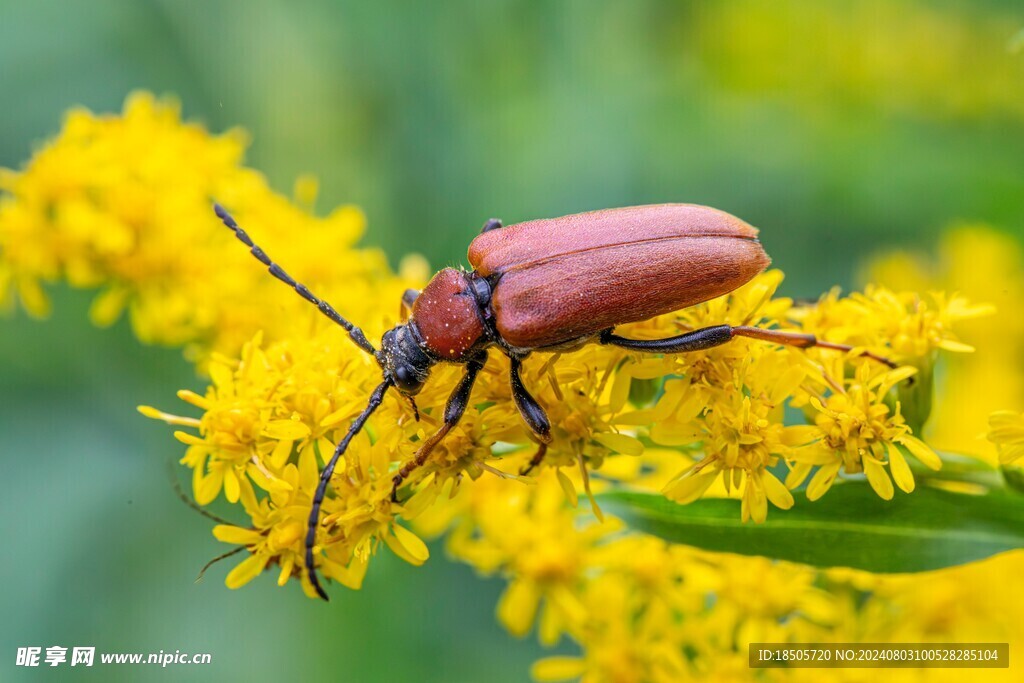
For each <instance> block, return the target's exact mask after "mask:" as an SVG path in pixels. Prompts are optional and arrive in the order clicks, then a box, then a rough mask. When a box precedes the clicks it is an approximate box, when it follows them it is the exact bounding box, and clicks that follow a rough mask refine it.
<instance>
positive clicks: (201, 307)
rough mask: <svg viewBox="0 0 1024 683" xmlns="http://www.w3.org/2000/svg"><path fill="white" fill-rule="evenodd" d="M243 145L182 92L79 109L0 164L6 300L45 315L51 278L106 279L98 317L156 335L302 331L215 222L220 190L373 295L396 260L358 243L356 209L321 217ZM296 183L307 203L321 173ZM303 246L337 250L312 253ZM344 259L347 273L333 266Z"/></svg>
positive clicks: (217, 336)
mask: <svg viewBox="0 0 1024 683" xmlns="http://www.w3.org/2000/svg"><path fill="white" fill-rule="evenodd" d="M245 146H246V136H245V134H244V133H242V132H241V131H239V130H233V131H231V132H228V133H226V134H224V135H220V136H211V135H210V134H209V133H207V132H206V131H205V130H204V129H203V128H202V127H200V126H198V125H196V124H189V123H183V122H182V121H181V119H180V115H179V110H178V105H177V104H176V103H175V102H174V101H172V100H163V101H159V100H156V99H155V98H154V97H153V96H152V95H149V94H146V93H138V94H135V95H132V96H131V97H129V98H128V100H127V101H126V102H125V106H124V112H123V114H122V115H120V116H97V115H94V114H92V113H90V112H88V111H86V110H83V109H75V110H72V111H71V112H69V113H68V114H67V116H66V117H65V121H64V128H63V130H62V132H61V135H60V136H59V137H57V138H56V139H55V140H53V141H51V142H49V143H48V144H46V145H45V146H44V147H43V148H41V149H40V150H39V151H38V152H37V153H36V154H35V156H34V157H33V158H32V161H31V162H30V163H29V164H28V165H27V166H26V168H24V169H23V170H22V171H21V172H15V171H3V172H2V174H0V190H2V191H3V193H4V194H3V196H2V199H0V256H2V258H0V305H2V306H4V307H6V308H10V306H11V305H12V304H13V303H14V300H15V297H16V296H17V298H20V300H21V303H22V304H23V306H24V307H25V309H26V310H27V311H28V312H29V313H31V314H33V315H36V316H42V315H45V314H46V313H47V311H48V308H49V304H48V299H47V297H46V294H45V291H44V289H43V286H42V285H43V283H47V282H54V281H58V280H60V281H65V282H67V283H69V284H70V285H71V286H73V287H81V288H90V289H98V290H99V293H98V294H97V296H96V298H95V299H94V301H93V305H92V310H91V311H90V316H91V318H92V320H93V321H94V322H95V323H96V324H97V325H109V324H111V323H113V322H114V321H115V320H117V318H118V317H119V316H120V315H121V313H122V312H123V311H124V310H125V309H128V311H129V312H130V317H131V322H132V326H133V329H134V330H135V333H136V335H137V336H138V337H139V339H140V340H142V341H144V342H148V343H160V344H170V345H192V347H193V349H194V350H199V351H203V352H207V351H209V350H211V349H215V350H216V349H220V350H224V351H227V352H230V353H237V351H238V349H239V348H240V347H241V344H242V343H243V342H244V341H245V340H246V339H248V338H249V337H251V336H252V332H253V331H254V330H257V329H267V330H268V333H269V332H271V331H274V332H277V333H279V334H284V333H288V334H295V333H296V332H297V331H298V330H297V329H296V328H294V327H290V326H288V322H287V321H288V316H289V313H290V311H292V310H295V309H298V308H300V307H301V306H300V304H299V302H294V301H292V300H291V297H289V296H287V294H288V293H287V291H281V290H280V288H279V287H277V286H275V284H274V283H272V282H270V281H268V279H267V278H266V277H265V274H264V273H261V272H260V270H259V269H258V268H253V267H252V263H251V262H249V261H248V259H249V257H248V256H247V255H246V254H245V252H244V250H242V249H239V248H238V245H237V244H235V242H234V238H233V237H232V235H231V233H230V232H229V231H227V230H226V229H223V228H220V229H218V221H217V219H216V217H215V216H214V215H213V214H212V212H211V210H210V205H211V203H212V201H213V200H214V199H216V200H217V201H220V202H222V203H224V204H226V205H228V206H230V207H231V208H232V210H233V211H235V213H236V214H237V215H238V216H239V218H240V219H242V220H245V221H246V222H247V224H248V225H249V226H250V227H251V229H252V230H254V231H255V232H256V233H257V234H259V235H260V236H261V239H262V240H263V241H264V242H265V243H266V246H267V248H268V249H272V250H273V252H272V253H275V252H276V253H277V254H278V255H280V257H281V258H282V259H284V260H286V262H287V261H294V260H298V261H299V262H300V263H303V264H308V265H309V266H310V267H309V268H308V269H307V270H306V271H305V272H304V273H303V276H304V277H305V278H306V280H307V281H308V282H309V284H310V285H315V284H317V283H318V282H319V281H321V280H324V279H330V280H331V281H332V282H334V283H335V284H336V285H337V286H338V287H339V291H338V294H339V295H341V296H344V297H345V298H346V299H349V300H351V301H364V300H366V299H367V298H368V294H369V292H370V291H372V290H374V289H375V288H376V286H377V285H378V280H380V279H381V278H386V277H387V266H386V261H385V259H384V256H383V254H382V253H380V252H377V251H373V250H356V249H353V248H352V245H353V244H354V243H355V242H356V240H358V239H359V237H360V236H361V234H362V232H363V228H364V218H363V215H362V213H361V212H360V211H359V209H357V208H355V207H351V206H343V207H340V208H338V209H336V210H335V211H333V212H332V213H331V214H330V215H329V216H328V217H327V218H323V219H318V218H315V217H313V216H312V215H311V214H310V213H309V212H308V211H305V210H303V209H302V208H299V207H297V206H295V205H294V204H293V203H292V202H291V201H289V200H288V199H287V198H286V197H283V196H281V195H279V194H276V193H274V192H273V191H271V189H270V188H269V186H268V185H267V182H266V180H265V179H264V178H263V176H262V175H261V174H259V173H258V172H256V171H254V170H252V169H249V168H246V167H244V166H242V165H241V159H242V154H243V152H244V150H245ZM296 194H298V195H300V198H301V199H302V200H303V201H304V202H306V203H311V202H312V201H313V199H314V198H315V194H316V183H315V182H314V181H311V180H309V179H301V180H300V181H299V182H297V183H296ZM302 253H307V254H308V253H312V254H331V255H332V258H331V259H319V260H318V261H317V262H315V263H314V262H311V259H309V258H301V259H299V258H298V256H299V254H302ZM339 264H343V267H344V268H345V270H346V272H347V273H351V274H352V275H353V277H352V278H351V279H350V280H348V279H343V278H338V277H337V276H336V275H334V274H333V273H331V271H332V270H333V269H335V268H337V267H339ZM349 283H351V285H350V286H349Z"/></svg>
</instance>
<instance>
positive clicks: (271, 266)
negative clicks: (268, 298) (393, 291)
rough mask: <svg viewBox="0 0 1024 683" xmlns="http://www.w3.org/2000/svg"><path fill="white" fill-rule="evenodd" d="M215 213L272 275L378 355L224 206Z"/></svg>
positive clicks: (358, 331)
mask: <svg viewBox="0 0 1024 683" xmlns="http://www.w3.org/2000/svg"><path fill="white" fill-rule="evenodd" d="M213 212H214V213H216V214H217V218H219V219H221V221H223V223H224V225H226V226H228V227H229V228H231V230H232V231H234V233H235V237H237V238H238V239H239V241H241V242H242V244H244V245H245V246H247V247H249V253H251V254H252V255H253V256H255V257H256V259H257V260H258V261H259V262H260V263H262V264H263V265H265V266H266V267H267V270H269V271H270V274H271V275H273V276H274V277H276V278H277V279H278V280H280V281H281V282H283V283H285V284H286V285H288V286H289V287H291V288H292V289H294V290H295V291H296V292H298V293H299V296H301V297H302V298H303V299H305V300H306V301H308V302H309V303H311V304H313V305H314V306H316V307H317V309H318V310H319V311H320V312H321V313H323V314H324V315H326V316H327V317H328V318H330V319H331V320H333V321H334V322H336V323H337V324H339V325H341V326H342V327H344V328H345V331H346V332H348V336H349V337H351V338H352V341H353V342H355V344H356V346H358V347H359V348H361V349H362V350H363V351H366V352H367V353H368V354H370V355H371V356H374V355H376V354H377V349H375V348H373V344H371V343H370V342H369V340H368V339H367V338H366V335H365V334H363V331H362V330H361V329H359V328H358V327H356V326H355V325H353V324H352V323H350V322H349V321H347V320H345V319H344V318H342V317H341V315H340V314H339V313H338V312H337V311H336V310H334V308H333V307H332V306H331V305H330V304H329V303H327V302H326V301H324V300H323V299H320V298H317V297H316V296H315V295H314V294H313V292H311V291H309V288H308V287H306V285H304V284H302V283H300V282H296V281H295V280H294V279H293V278H292V276H291V275H289V274H288V273H286V272H284V270H283V269H282V268H281V266H279V265H277V264H276V263H274V262H273V261H271V260H270V257H269V256H267V254H266V252H264V251H263V250H262V249H260V248H259V247H258V246H257V245H256V244H254V243H253V241H252V239H251V238H250V237H249V235H248V234H247V233H246V232H245V230H242V228H240V227H238V223H236V222H235V219H234V218H232V217H231V214H229V213H228V212H227V210H225V208H224V207H223V206H221V205H220V204H214V205H213Z"/></svg>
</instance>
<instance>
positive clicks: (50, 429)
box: [0, 0, 1024, 682]
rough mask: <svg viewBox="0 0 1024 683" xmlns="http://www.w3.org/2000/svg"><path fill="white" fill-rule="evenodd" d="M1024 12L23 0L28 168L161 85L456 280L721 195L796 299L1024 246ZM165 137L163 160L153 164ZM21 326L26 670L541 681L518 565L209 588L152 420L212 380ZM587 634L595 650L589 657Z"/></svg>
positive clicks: (13, 528)
mask: <svg viewBox="0 0 1024 683" xmlns="http://www.w3.org/2000/svg"><path fill="white" fill-rule="evenodd" d="M1022 29H1024V8H1022V7H1021V4H1020V2H1019V1H1011V0H1006V1H1004V2H997V1H995V0H990V1H978V0H975V1H972V2H968V1H967V0H963V1H937V2H927V3H925V2H919V3H912V2H902V3H887V2H834V3H809V2H773V3H763V2H752V1H751V2H723V3H683V2H630V3H622V2H599V1H595V0H590V1H587V2H583V1H570V2H550V3H542V2H513V1H511V0H509V1H496V2H487V3H481V2H468V1H467V2H445V3H409V2H395V1H391V0H388V1H383V2H381V1H378V2H373V3H365V2H335V1H328V0H319V1H313V0H306V1H299V2H288V3H286V2H275V1H271V0H251V1H249V2H245V3H241V2H226V1H216V2H172V1H171V0H167V1H165V2H152V1H149V2H139V1H131V2H130V1H128V0H123V1H120V0H94V1H93V2H89V3H71V2H58V1H53V0H35V1H33V2H9V1H0V65H2V66H0V92H2V93H3V94H4V98H3V106H0V166H7V167H14V168H17V167H18V166H20V165H21V163H22V162H24V161H25V160H27V159H28V157H29V156H30V153H31V150H32V149H33V146H34V145H37V144H39V143H40V142H41V141H43V140H45V139H46V138H47V137H48V136H50V135H52V134H53V133H55V132H56V131H57V130H58V128H59V125H60V121H61V116H62V112H63V111H64V110H66V109H67V108H68V107H70V106H72V105H76V104H83V105H86V106H88V107H90V108H91V109H93V110H95V111H118V110H119V109H120V106H121V103H122V101H123V99H124V97H125V95H126V94H127V93H128V92H129V91H131V90H132V89H136V88H143V89H147V90H152V91H154V92H156V93H173V94H176V95H178V96H179V97H180V98H181V100H182V103H183V108H184V112H185V115H186V117H187V118H191V119H198V120H201V121H203V122H205V123H206V124H207V125H208V126H209V127H210V128H211V129H212V130H215V131H220V130H223V129H225V128H227V127H231V126H234V125H240V126H243V127H244V128H246V129H248V130H249V131H250V133H251V134H252V136H253V146H252V148H251V153H250V155H249V163H250V165H252V166H254V167H256V168H258V169H260V170H262V171H263V172H265V173H266V174H267V176H268V177H269V178H270V180H271V182H272V183H273V185H274V186H275V187H276V188H277V189H279V190H281V191H283V192H285V193H290V191H291V185H292V182H293V180H294V178H295V177H296V176H297V175H298V174H300V173H305V172H311V173H314V174H315V175H317V176H318V177H319V178H320V179H321V183H322V194H321V197H320V200H319V203H318V209H319V210H320V211H326V210H327V209H329V208H330V207H331V206H334V205H335V204H338V203H355V204H358V205H360V206H362V207H363V208H364V209H365V211H366V212H367V214H368V217H369V229H368V232H367V235H366V237H365V239H364V243H365V244H370V245H378V246H382V247H384V248H385V249H386V251H387V252H388V253H389V254H390V256H391V257H392V261H393V262H397V258H398V257H399V256H400V255H401V254H403V253H405V252H408V251H417V252H420V253H423V254H424V255H426V256H427V258H428V259H429V260H430V262H431V263H432V264H433V265H434V266H436V267H440V266H443V265H446V264H449V263H461V262H464V258H465V248H466V246H467V245H468V242H469V240H470V239H471V237H472V236H473V235H474V234H475V232H476V230H477V229H478V228H479V226H480V224H482V223H483V221H484V220H485V219H487V218H489V217H491V216H498V217H501V218H503V219H504V220H505V221H506V222H515V221H520V220H526V219H530V218H539V217H551V216H557V215H561V214H565V213H571V212H576V211H582V210H588V209H596V208H605V207H613V206H622V205H629V204H641V203H653V202H665V201H681V202H695V203H702V204H709V205H712V206H715V207H718V208H721V209H724V210H727V211H730V212H732V213H735V214H736V215H738V216H740V217H742V218H744V219H745V220H747V221H749V222H751V223H753V224H754V225H757V226H759V227H760V228H761V229H762V238H763V241H764V242H765V244H766V246H767V249H768V251H769V253H771V254H772V255H773V257H774V263H775V265H776V266H778V267H780V268H782V269H784V270H785V271H786V273H787V282H786V285H785V291H786V293H788V294H792V295H801V296H803V295H816V294H818V293H820V292H821V291H823V289H825V288H827V287H829V286H831V285H832V284H835V283H840V284H844V285H850V284H851V283H852V282H853V281H854V276H855V271H856V266H857V264H858V262H859V261H860V260H861V259H862V258H863V257H864V256H866V255H867V254H870V253H871V252H873V251H875V250H877V249H880V248H883V247H886V246H892V245H895V244H900V245H911V246H914V247H920V248H922V249H927V248H928V247H929V246H930V245H931V244H932V243H933V242H934V240H935V237H936V235H937V232H938V231H939V230H940V229H941V228H942V227H944V226H945V225H947V224H949V223H950V222H954V221H958V220H970V221H987V222H991V223H993V224H994V225H996V226H999V227H1000V228H1001V229H1003V230H1006V231H1009V232H1012V233H1014V234H1017V235H1021V234H1022V232H1024V135H1022V133H1024V52H1022V51H1021V49H1020V48H1021V45H1024V34H1022V33H1021V30H1022ZM142 151H143V150H140V153H141V152H142ZM88 298H89V297H88V296H87V295H84V294H82V293H71V292H66V291H58V292H56V306H55V310H56V313H55V315H54V316H53V318H52V319H51V320H49V321H47V322H45V323H35V322H32V321H29V320H27V319H26V318H25V317H24V316H23V315H21V314H19V315H18V316H16V317H15V318H14V319H12V320H4V321H0V453H2V454H3V458H4V483H5V492H4V495H3V497H2V501H3V502H2V505H3V509H2V512H3V514H2V515H0V519H2V522H0V525H2V528H3V530H4V536H3V540H4V548H5V557H6V558H7V559H6V561H5V562H3V564H2V567H0V584H2V585H3V589H2V593H0V613H2V615H3V619H2V624H0V641H2V648H0V652H3V653H4V654H3V657H4V658H5V659H4V661H3V662H0V672H2V673H0V680H9V679H14V678H21V677H27V678H33V677H37V678H38V677H43V678H45V677H48V676H49V677H53V675H55V674H56V672H54V671H49V670H47V671H44V670H41V669H37V670H24V669H18V668H16V667H15V666H14V658H15V651H16V648H17V647H19V646H29V645H35V646H42V647H44V648H45V647H46V646H49V645H64V646H68V647H71V646H74V645H86V646H89V645H95V646H96V647H97V648H98V650H101V651H126V652H128V651H140V652H148V651H156V650H160V649H163V650H165V651H173V650H175V649H180V650H183V651H190V652H198V651H203V652H211V653H212V654H213V664H212V665H210V666H205V667H196V668H194V669H191V668H189V669H187V670H186V669H185V668H183V667H181V666H179V667H176V668H175V669H174V673H169V672H168V673H161V672H160V671H159V670H158V669H155V668H149V667H134V668H133V667H127V666H125V667H112V666H106V667H101V666H96V667H94V668H93V669H91V670H88V671H84V672H82V671H79V670H78V669H76V670H74V672H72V670H71V669H70V668H69V667H67V666H66V665H65V666H63V667H61V668H60V669H59V673H60V676H61V677H62V678H63V677H69V676H71V675H72V673H74V675H75V676H79V677H81V678H93V679H99V678H103V679H104V680H118V679H124V680H144V679H147V680H148V679H150V678H152V679H160V680H169V679H171V678H173V679H175V680H177V679H189V680H192V679H196V680H224V679H227V680H240V679H243V678H247V679H255V680H263V679H268V678H271V677H274V678H288V679H296V680H321V679H331V678H333V679H338V680H350V681H360V682H362V681H378V680H379V681H384V680H395V679H399V678H400V679H403V680H417V681H445V682H457V681H481V680H487V681H521V680H525V679H526V678H527V671H528V667H529V663H530V662H531V661H532V660H533V659H535V658H536V657H537V656H539V654H540V649H539V648H538V647H537V646H536V645H535V644H534V643H533V642H532V641H531V640H526V641H519V640H515V639H512V638H510V637H508V636H507V635H506V634H504V633H503V632H502V630H501V629H500V628H499V627H498V626H497V625H496V624H495V622H494V619H493V612H494V605H495V602H496V599H497V596H498V594H499V592H500V590H501V584H500V582H498V581H496V580H487V581H484V580H480V579H479V578H478V577H475V576H474V575H473V572H472V571H471V570H469V569H468V568H466V567H463V566H460V565H453V564H449V563H446V562H445V561H444V559H443V557H442V555H443V550H442V549H441V548H440V547H439V546H436V545H435V547H434V559H433V560H432V561H431V562H429V563H428V565H427V566H426V567H425V568H422V569H414V568H411V567H408V566H406V565H405V564H404V563H402V562H400V561H396V560H394V558H392V557H391V556H390V555H389V554H387V553H383V555H384V557H383V558H382V560H383V561H380V562H375V563H374V567H373V571H372V572H371V573H370V576H369V578H368V580H367V585H366V587H365V589H364V590H363V591H361V592H359V593H352V592H345V591H343V590H341V589H338V588H336V589H335V590H334V591H333V595H334V600H333V602H332V603H331V604H330V605H329V606H324V605H322V604H318V603H314V602H312V601H308V600H305V599H303V598H302V597H301V596H300V594H299V591H298V588H297V587H296V586H289V587H288V588H286V589H278V588H277V587H276V586H275V585H274V583H273V580H272V577H270V576H266V577H262V578H261V579H260V580H258V581H256V582H254V584H252V585H250V586H248V587H246V588H245V589H244V590H242V591H240V592H229V591H228V590H227V589H225V588H224V587H223V584H222V581H223V577H224V574H225V572H226V571H227V569H228V567H227V566H223V565H221V566H217V567H215V568H214V569H212V570H211V571H210V572H209V573H208V575H207V578H206V579H205V580H204V581H203V582H202V583H200V584H193V582H192V579H193V578H194V576H195V573H196V571H197V570H198V568H199V567H201V566H202V564H203V563H204V562H205V561H206V560H207V559H209V558H211V557H213V556H215V555H216V554H217V553H219V552H221V551H222V549H223V546H222V545H221V544H218V543H217V542H216V541H214V539H213V538H212V537H211V536H210V534H209V527H210V523H209V522H208V521H207V520H205V519H203V518H201V517H199V516H198V515H196V514H194V513H193V512H191V511H190V510H188V509H187V508H186V507H185V506H184V505H182V504H181V503H180V501H178V500H177V499H176V497H175V495H174V493H173V491H172V489H171V486H170V484H169V483H168V480H169V479H168V475H167V469H168V465H167V463H168V461H169V460H173V459H175V458H176V457H177V456H178V455H180V448H179V447H178V446H177V445H176V442H174V441H173V440H171V438H170V433H169V430H168V429H166V428H163V427H162V426H160V425H158V424H155V423H152V422H150V421H147V420H144V419H143V418H141V417H140V416H139V415H138V414H137V413H135V412H134V407H135V406H136V405H137V404H140V403H146V404H153V405H157V406H164V407H169V406H174V405H175V403H176V400H175V399H174V394H173V392H174V390H175V389H177V388H182V387H191V388H193V389H196V390H201V388H202V382H201V381H200V380H198V379H197V378H195V376H194V375H193V374H192V372H191V370H190V367H189V366H188V364H187V363H185V361H183V360H182V359H181V358H180V355H179V353H178V352H177V351H172V350H165V349H157V348H144V347H140V346H139V345H138V344H137V342H135V341H134V340H133V338H132V337H131V336H130V333H129V331H128V329H127V326H125V325H121V326H119V327H117V328H115V329H114V330H112V331H99V330H95V329H93V328H91V327H90V326H89V325H88V323H87V322H86V317H85V312H86V307H87V302H88ZM569 649H570V650H571V648H569Z"/></svg>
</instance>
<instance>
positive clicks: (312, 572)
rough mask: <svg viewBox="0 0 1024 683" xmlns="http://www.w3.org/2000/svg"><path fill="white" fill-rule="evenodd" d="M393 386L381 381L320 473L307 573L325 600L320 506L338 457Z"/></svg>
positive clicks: (310, 525) (311, 514)
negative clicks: (318, 559)
mask: <svg viewBox="0 0 1024 683" xmlns="http://www.w3.org/2000/svg"><path fill="white" fill-rule="evenodd" d="M390 386H391V382H390V381H384V382H381V383H380V384H379V385H378V386H377V388H376V389H374V390H373V394H371V395H370V400H369V402H368V403H367V404H366V407H365V408H363V412H361V413H359V415H358V416H357V417H356V419H355V420H353V421H352V426H351V427H349V428H348V433H347V434H345V437H344V438H343V439H342V440H341V441H339V442H338V445H337V447H336V448H335V449H334V455H332V456H331V460H330V462H328V463H327V467H325V468H324V470H323V472H321V473H320V483H319V484H317V487H316V493H315V494H314V495H313V507H312V509H310V511H309V523H308V525H307V527H306V574H307V575H308V576H309V582H310V583H311V584H313V588H314V590H316V594H317V595H319V596H320V597H321V598H323V599H324V600H329V599H330V598H328V597H327V593H326V592H325V591H324V589H323V587H322V586H321V585H320V581H319V580H318V579H317V578H316V567H315V566H314V565H313V546H314V545H316V528H317V527H318V526H319V525H320V506H321V505H322V504H323V502H324V495H325V494H326V493H327V484H328V483H329V482H330V481H331V477H332V476H333V475H334V468H335V466H337V464H338V458H340V457H341V456H342V455H343V454H344V453H345V449H346V448H348V444H349V442H350V441H352V437H354V436H355V435H356V434H358V433H359V430H360V429H362V428H363V425H364V424H366V420H367V418H369V417H370V413H372V412H373V411H375V410H376V409H377V408H378V407H380V404H381V403H383V401H384V393H385V392H386V391H387V390H388V388H389V387H390Z"/></svg>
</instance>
